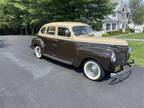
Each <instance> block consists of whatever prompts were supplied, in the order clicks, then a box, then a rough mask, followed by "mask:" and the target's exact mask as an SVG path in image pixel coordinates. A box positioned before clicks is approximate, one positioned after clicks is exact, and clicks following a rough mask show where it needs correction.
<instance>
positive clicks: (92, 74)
mask: <svg viewBox="0 0 144 108" xmlns="http://www.w3.org/2000/svg"><path fill="white" fill-rule="evenodd" d="M83 70H84V74H85V75H86V77H87V78H88V79H90V80H93V81H101V80H103V79H104V77H105V72H104V71H103V69H102V68H101V66H100V65H99V64H98V63H97V62H96V61H94V60H87V61H86V62H85V63H84V65H83Z"/></svg>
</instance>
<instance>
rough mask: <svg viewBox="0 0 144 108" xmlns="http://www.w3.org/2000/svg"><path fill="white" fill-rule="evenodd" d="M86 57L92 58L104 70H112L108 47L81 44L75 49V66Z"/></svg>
mask: <svg viewBox="0 0 144 108" xmlns="http://www.w3.org/2000/svg"><path fill="white" fill-rule="evenodd" d="M86 59H94V60H95V61H97V62H98V63H99V64H100V65H101V67H102V68H103V69H104V70H106V71H111V70H112V67H111V65H112V63H111V51H110V50H109V49H108V47H100V46H94V47H92V46H88V47H86V46H81V47H78V49H77V55H76V58H75V60H74V61H76V62H75V63H74V64H75V65H76V66H80V65H81V63H83V61H84V60H86Z"/></svg>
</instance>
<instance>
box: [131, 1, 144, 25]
mask: <svg viewBox="0 0 144 108" xmlns="http://www.w3.org/2000/svg"><path fill="white" fill-rule="evenodd" d="M130 11H131V17H132V21H133V22H134V23H135V24H138V25H141V24H143V23H144V3H143V0H130Z"/></svg>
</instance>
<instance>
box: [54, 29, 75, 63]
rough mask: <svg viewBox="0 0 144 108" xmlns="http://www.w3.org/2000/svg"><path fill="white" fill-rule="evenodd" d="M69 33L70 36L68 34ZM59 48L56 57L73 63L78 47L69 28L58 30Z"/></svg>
mask: <svg viewBox="0 0 144 108" xmlns="http://www.w3.org/2000/svg"><path fill="white" fill-rule="evenodd" d="M66 31H67V32H69V34H67V33H66ZM57 39H58V41H57V46H58V50H57V53H56V56H57V57H58V58H60V59H63V60H66V61H69V62H72V61H73V59H74V56H75V53H76V46H75V43H74V42H73V41H71V33H70V30H69V29H68V28H67V27H58V30H57Z"/></svg>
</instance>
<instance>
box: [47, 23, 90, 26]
mask: <svg viewBox="0 0 144 108" xmlns="http://www.w3.org/2000/svg"><path fill="white" fill-rule="evenodd" d="M46 25H47V26H68V27H74V26H88V25H87V24H84V23H81V22H53V23H48V24H46Z"/></svg>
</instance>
